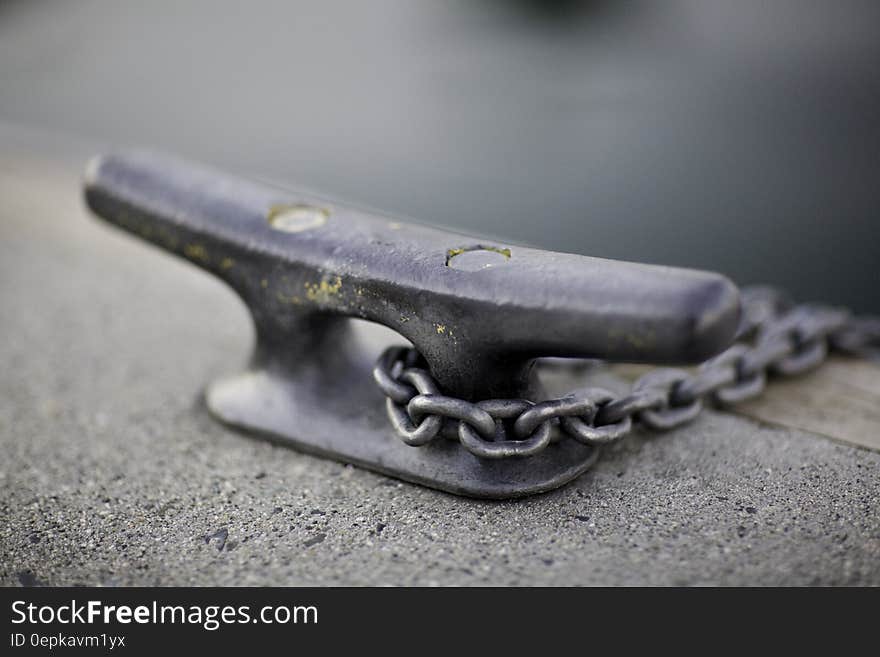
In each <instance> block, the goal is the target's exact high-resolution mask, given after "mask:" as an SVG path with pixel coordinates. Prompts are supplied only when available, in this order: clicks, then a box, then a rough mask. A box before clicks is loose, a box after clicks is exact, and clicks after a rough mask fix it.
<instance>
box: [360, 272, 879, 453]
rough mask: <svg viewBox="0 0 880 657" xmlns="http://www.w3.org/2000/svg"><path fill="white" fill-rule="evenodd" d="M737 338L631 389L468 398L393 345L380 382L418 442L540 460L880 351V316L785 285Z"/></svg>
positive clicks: (752, 296)
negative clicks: (563, 442) (554, 446)
mask: <svg viewBox="0 0 880 657" xmlns="http://www.w3.org/2000/svg"><path fill="white" fill-rule="evenodd" d="M742 306H743V313H742V320H741V322H740V326H739V330H738V332H737V338H736V342H735V344H734V345H733V346H731V347H730V348H729V349H727V350H726V351H724V352H723V353H721V354H720V355H718V356H716V357H714V358H712V359H711V360H708V361H706V362H704V363H703V364H702V365H700V366H699V367H698V368H697V370H696V371H695V372H694V373H689V372H686V371H684V370H678V369H671V368H661V369H656V370H653V371H651V372H648V373H647V374H645V375H644V376H642V377H641V378H640V379H638V380H637V381H636V382H635V384H634V385H633V387H632V390H631V392H630V393H629V394H627V395H625V396H622V397H621V396H618V395H615V394H614V393H612V392H609V391H608V390H604V389H601V388H583V389H579V390H575V391H572V392H570V393H569V394H567V395H565V396H564V397H561V398H559V399H549V400H547V401H542V402H538V403H535V402H532V401H529V400H527V399H489V400H485V401H480V402H469V401H466V400H464V399H458V398H455V397H449V396H446V395H443V394H441V392H440V389H439V387H438V385H437V383H436V381H434V379H433V377H432V376H431V375H430V373H429V372H428V370H427V366H426V364H425V362H424V359H422V357H421V355H420V354H419V353H418V352H417V351H415V350H414V349H412V348H408V347H400V346H396V347H390V348H388V349H387V350H385V352H384V353H383V354H382V355H381V356H380V357H379V360H378V361H377V363H376V366H375V368H374V369H373V378H374V379H375V380H376V383H377V384H378V385H379V387H380V388H381V389H382V392H383V393H385V396H386V397H387V399H386V409H387V411H388V417H389V419H390V420H391V424H392V426H393V427H394V430H395V432H396V433H397V435H398V436H400V438H401V440H403V442H404V443H406V444H407V445H411V446H420V445H426V444H427V443H429V442H431V441H433V440H436V439H437V438H439V437H441V436H445V437H448V438H453V439H457V440H459V441H460V442H461V444H462V445H463V446H464V447H465V449H467V450H468V451H469V452H471V453H472V454H474V455H476V456H478V457H481V458H487V459H500V458H507V457H513V456H519V457H522V456H531V455H533V454H537V453H538V452H540V451H542V450H543V449H545V448H546V447H547V446H548V445H549V444H550V443H551V442H554V441H555V440H559V439H563V438H565V437H567V438H571V439H574V440H577V441H579V442H581V443H584V444H585V445H592V446H600V445H607V444H609V443H613V442H616V441H618V440H620V439H621V438H623V437H624V436H626V435H627V434H628V433H630V431H632V428H633V425H634V423H635V422H638V423H640V424H642V425H644V426H646V427H648V428H650V429H655V430H667V429H672V428H674V427H677V426H680V425H682V424H685V423H687V422H690V421H691V420H693V419H694V418H696V417H697V415H699V414H700V411H701V410H702V408H703V406H704V404H705V403H706V402H707V401H708V402H710V403H713V404H715V405H717V406H722V407H724V406H730V405H733V404H737V403H739V402H742V401H745V400H747V399H751V398H753V397H756V396H758V395H760V394H761V393H762V392H763V391H764V388H765V386H766V384H767V379H768V376H772V375H778V376H793V375H796V374H801V373H803V372H806V371H808V370H811V369H813V368H815V367H816V366H818V365H820V364H821V363H822V362H823V361H824V360H825V358H826V356H827V354H828V352H829V350H834V351H838V352H842V353H847V354H851V355H855V356H862V357H872V358H878V357H880V317H861V318H859V317H852V316H851V315H850V314H849V313H848V312H847V311H845V310H842V309H839V308H832V307H828V306H815V305H801V306H793V305H792V304H791V303H790V302H789V300H788V298H787V297H786V296H785V295H784V294H782V293H780V292H779V291H778V290H776V289H774V288H769V287H757V288H747V289H744V290H743V292H742Z"/></svg>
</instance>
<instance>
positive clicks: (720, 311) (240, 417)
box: [86, 152, 739, 498]
mask: <svg viewBox="0 0 880 657" xmlns="http://www.w3.org/2000/svg"><path fill="white" fill-rule="evenodd" d="M86 200H87V202H88V205H89V207H90V208H91V209H92V210H93V211H94V212H95V213H96V214H97V215H99V216H100V217H102V218H104V219H106V220H107V221H109V222H111V223H113V224H116V225H118V226H120V227H122V228H124V229H126V230H128V231H130V232H132V233H134V234H136V235H138V236H140V237H142V238H144V239H146V240H148V241H150V242H153V243H154V244H157V245H158V246H160V247H162V248H164V249H166V250H168V251H171V252H173V253H176V254H177V255H180V256H182V257H184V258H186V259H188V260H189V261H191V262H192V263H194V264H196V265H198V266H199V267H202V268H203V269H206V270H208V271H210V272H212V273H213V274H215V275H216V276H218V277H219V278H221V279H223V280H224V281H225V282H226V283H228V284H229V285H230V286H231V287H232V288H233V289H234V290H235V291H236V292H237V293H238V294H239V296H240V297H241V298H242V299H243V300H244V302H245V303H246V304H247V306H248V308H249V309H250V312H251V314H252V316H253V320H254V324H255V326H256V334H257V344H256V349H255V352H254V356H253V360H252V362H251V365H250V368H249V370H248V371H247V372H245V373H244V374H242V375H240V376H238V377H235V378H233V379H230V380H224V381H219V382H216V383H213V384H212V385H210V386H209V387H208V390H207V394H206V398H207V402H208V406H209V408H210V410H211V412H212V413H213V414H214V415H216V416H217V417H218V418H220V419H221V420H222V421H224V422H226V423H229V424H232V425H235V426H237V427H241V428H244V429H247V430H250V431H255V432H259V433H262V434H266V435H269V436H271V437H273V438H274V439H276V440H279V441H282V442H284V443H288V444H291V445H293V446H295V447H297V448H300V449H302V450H305V451H308V452H312V453H316V454H320V455H322V456H326V457H330V458H334V459H337V460H340V461H344V462H348V463H354V464H357V465H360V466H363V467H366V468H369V469H371V470H376V471H379V472H382V473H385V474H388V475H391V476H395V477H399V478H401V479H405V480H407V481H413V482H416V483H420V484H424V485H427V486H431V487H433V488H439V489H442V490H446V491H449V492H453V493H459V494H464V495H470V496H475V497H489V498H506V497H516V496H522V495H528V494H531V493H535V492H540V491H544V490H549V489H552V488H555V487H557V486H559V485H561V484H563V483H565V482H566V481H569V480H570V479H572V478H574V477H576V476H577V475H579V474H580V473H582V472H583V471H585V470H586V469H587V468H588V467H589V466H590V465H591V464H592V463H593V461H594V460H595V457H596V454H597V450H596V448H594V447H590V446H588V445H583V444H580V443H576V442H574V441H560V442H558V443H556V444H554V445H552V446H551V447H550V448H548V449H546V450H545V451H543V452H541V453H540V454H538V455H536V456H532V457H529V458H522V459H516V458H515V459H508V460H504V461H484V460H481V459H479V458H477V457H475V456H474V455H472V454H470V453H469V452H467V451H466V450H464V449H463V448H462V447H461V445H459V444H458V443H455V442H453V441H437V442H436V443H435V444H431V445H429V446H427V447H424V448H419V449H415V448H412V447H408V446H406V445H404V444H402V443H401V442H400V441H399V440H398V439H397V437H396V436H395V435H394V432H393V431H392V429H391V427H390V426H389V424H388V422H387V419H386V417H385V407H384V399H383V396H382V393H381V392H380V391H379V390H378V389H377V388H376V387H375V386H374V385H373V384H372V379H371V370H372V367H373V362H374V360H375V357H376V355H377V354H376V353H375V352H373V351H369V350H367V349H365V348H364V346H363V344H362V343H361V341H359V339H358V335H357V333H358V331H357V330H356V329H354V328H353V327H352V323H351V322H350V321H349V318H360V319H365V320H369V321H371V322H376V323H379V324H382V325H385V326H387V327H389V328H391V329H393V330H394V331H396V332H397V333H399V334H400V335H402V336H404V337H405V338H406V339H408V340H409V341H410V342H412V344H413V345H414V346H415V348H416V349H417V350H418V351H419V352H420V353H421V354H422V355H423V356H424V358H425V360H426V362H427V365H428V367H429V369H430V372H431V374H432V375H433V377H434V378H435V379H436V380H437V381H438V382H439V384H440V386H441V388H442V392H444V393H446V394H449V395H454V396H456V397H461V398H463V399H469V400H482V399H493V398H502V397H525V398H534V397H535V396H536V395H539V394H540V391H539V390H536V387H535V384H534V382H533V377H532V376H531V374H532V372H531V370H532V365H533V363H534V361H535V359H536V358H539V357H545V356H557V357H585V358H598V359H603V360H609V361H625V362H644V363H677V364H679V363H696V362H700V361H702V360H705V359H706V358H708V357H709V356H712V355H714V354H716V353H718V352H719V351H721V350H722V349H724V348H725V347H727V346H728V345H729V344H730V342H731V341H732V340H733V338H734V334H735V332H736V329H737V325H738V316H739V300H738V293H737V290H736V287H735V286H734V285H733V284H732V283H731V282H730V281H728V280H727V279H726V278H724V277H722V276H720V275H718V274H714V273H707V272H701V271H693V270H686V269H677V268H670V267H659V266H653V265H645V264H635V263H627V262H620V261H613V260H605V259H600V258H593V257H586V256H579V255H572V254H565V253H553V252H547V251H541V250H536V249H530V248H525V247H519V246H511V245H508V244H504V243H498V242H495V241H491V240H485V239H477V238H473V237H468V236H465V235H460V234H455V233H450V232H445V231H440V230H436V229H432V228H427V227H422V226H417V225H412V224H406V223H401V222H398V221H395V220H392V219H389V218H384V217H380V216H375V215H371V214H368V213H365V212H362V211H359V210H354V209H351V208H347V207H344V206H340V205H338V204H336V203H331V202H327V201H324V200H321V199H315V198H311V197H307V196H304V195H302V194H299V193H296V192H290V191H286V190H283V189H277V188H274V187H270V186H267V185H264V184H258V183H254V182H250V181H247V180H242V179H239V178H235V177H231V176H228V175H225V174H222V173H219V172H217V171H213V170H211V169H207V168H203V167H201V166H197V165H193V164H189V163H186V162H182V161H180V160H177V159H173V158H170V157H167V156H162V155H157V154H152V153H143V152H135V153H126V154H119V155H109V156H105V157H102V158H99V159H97V160H95V161H94V162H93V163H92V164H91V165H90V167H89V170H88V173H87V176H86Z"/></svg>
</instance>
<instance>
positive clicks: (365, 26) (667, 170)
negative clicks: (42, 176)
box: [0, 0, 880, 312]
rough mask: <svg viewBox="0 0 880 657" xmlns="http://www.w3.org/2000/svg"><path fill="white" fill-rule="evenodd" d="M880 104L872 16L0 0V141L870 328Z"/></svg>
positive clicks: (860, 11)
mask: <svg viewBox="0 0 880 657" xmlns="http://www.w3.org/2000/svg"><path fill="white" fill-rule="evenodd" d="M878 92H880V3H878V2H876V1H860V2H857V1H854V0H844V1H830V0H826V1H823V2H800V1H796V0H778V1H776V2H773V3H764V2H757V1H754V0H746V1H743V2H720V1H718V2H715V1H710V0H705V1H699V0H667V1H665V2H654V1H649V0H641V1H632V2H611V1H600V0H594V1H592V2H576V1H574V0H569V1H557V2H550V1H547V2H539V1H538V0H534V1H532V2H525V1H522V0H520V1H512V0H506V1H501V0H470V1H466V0H451V1H446V2H438V1H433V2H428V1H427V0H424V1H416V0H381V1H371V2H354V1H351V2H337V1H327V0H322V1H317V0H308V1H289V2H281V1H278V2H264V1H254V2H232V1H230V0H212V1H198V2H197V1H190V0H176V1H170V0H154V1H151V2H120V1H116V2H114V1H111V0H101V1H99V0H82V1H77V2H61V1H59V2H49V1H46V0H5V1H4V0H0V121H6V122H13V123H20V124H22V125H27V126H32V127H38V128H45V129H47V130H52V131H58V132H64V133H72V134H74V135H79V136H84V137H88V138H93V139H95V140H96V141H97V142H100V143H114V144H119V145H149V146H154V147H158V148H162V149H165V150H169V151H173V152H178V153H182V154H184V155H188V156H191V157H194V158H198V159H202V160H206V161H209V162H213V163H215V164H219V165H222V166H225V167H227V168H231V169H233V170H236V171H239V172H246V173H252V174H258V175H261V176H264V177H268V178H272V179H276V180H280V181H285V182H287V183H290V184H291V185H293V186H296V185H300V186H303V187H305V188H310V189H314V190H319V191H322V192H324V193H327V194H329V195H332V196H333V197H336V198H340V199H344V200H349V201H352V202H354V203H357V204H360V205H365V206H368V207H373V208H378V209H382V210H386V211H389V212H391V213H393V214H396V215H402V216H408V217H412V218H414V219H416V220H418V221H419V222H423V223H433V224H440V225H445V226H449V227H451V228H456V229H462V230H465V231H472V232H474V231H475V232H478V233H481V234H488V235H497V236H500V237H502V238H505V239H509V240H513V241H517V242H524V243H531V244H534V245H538V246H541V247H545V248H549V249H556V250H564V251H572V252H580V253H585V254H590V255H600V256H606V257H612V258H623V259H630V260H641V261H647V262H656V263H663V264H673V265H686V266H694V267H701V268H708V269H714V270H718V271H722V272H724V273H726V274H728V275H729V276H731V277H732V278H733V279H735V280H736V281H737V282H739V283H753V282H772V283H776V284H779V285H782V286H784V287H787V288H789V289H790V290H791V291H793V292H794V294H795V295H796V296H797V297H799V298H800V299H810V300H827V301H832V302H836V303H841V304H846V305H851V306H853V307H855V308H856V309H857V310H860V311H874V312H876V311H880V287H878V278H880V276H878V266H880V222H878V210H880V136H878V135H880V129H878V125H877V124H878V119H880V93H878ZM0 202H2V201H0Z"/></svg>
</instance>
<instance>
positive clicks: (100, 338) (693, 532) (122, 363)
mask: <svg viewBox="0 0 880 657" xmlns="http://www.w3.org/2000/svg"><path fill="white" fill-rule="evenodd" d="M16 135H17V133H16V132H15V131H12V132H10V131H9V130H5V131H4V130H0V138H2V143H4V145H5V146H4V148H3V149H2V151H0V152H2V156H0V335H2V340H0V363H2V364H3V376H2V377H0V451H2V455H3V456H2V467H0V518H2V522H0V582H2V583H3V584H5V585H17V584H35V583H38V584H52V585H70V584H104V585H129V584H142V585H211V584H218V585H252V584H253V585H305V584H356V585H361V584H383V585H384V584H420V585H430V584H465V585H469V584H481V585H482V584H501V585H503V584H519V585H533V584H558V585H571V584H750V585H766V584H880V514H878V502H880V478H878V474H880V455H878V454H876V453H873V452H870V451H866V450H860V449H856V448H852V447H847V446H843V445H838V444H834V443H832V442H830V441H829V440H827V439H824V438H821V437H819V436H814V435H810V434H807V433H803V432H798V431H790V430H783V429H775V428H770V427H763V426H759V425H757V424H755V423H753V422H751V421H749V420H745V419H743V418H741V417H737V416H733V415H727V414H720V413H715V412H707V413H705V415H704V417H702V418H701V419H700V420H699V421H697V422H696V423H694V424H693V425H691V426H689V427H686V428H684V429H681V430H678V431H674V432H671V433H668V434H664V435H660V436H651V435H647V434H640V435H636V436H633V437H632V438H630V439H628V440H626V441H625V442H624V443H623V444H622V445H620V446H618V447H616V448H614V449H612V450H609V451H608V452H607V453H606V454H605V455H604V457H603V458H602V460H601V461H600V462H599V464H598V465H597V466H596V468H595V469H594V470H593V471H592V472H590V473H588V474H586V475H585V476H583V477H581V478H580V479H578V480H577V481H575V482H574V483H573V484H571V485H569V486H567V487H565V488H563V489H561V490H558V491H556V492H553V493H549V494H546V495H543V496H540V497H535V498H530V499H526V500H521V501H516V502H502V503H498V502H479V501H473V500H467V499H462V498H458V497H453V496H450V495H446V494H442V493H438V492H435V491H432V490H427V489H424V488H419V487H416V486H412V485H408V484H403V483H399V482H397V481H394V480H391V479H388V478H385V477H382V476H378V475H374V474H371V473H369V472H365V471H363V470H360V469H356V468H352V467H349V466H345V465H342V464H339V463H335V462H330V461H326V460H322V459H319V458H314V457H311V456H306V455H303V454H299V453H297V452H295V451H292V450H290V449H286V448H283V447H278V446H273V445H271V444H269V443H267V442H264V441H260V440H256V439H251V438H248V437H244V436H242V435H241V434H238V433H236V432H233V431H230V430H229V429H227V428H224V427H222V426H220V425H218V424H217V423H216V422H214V421H213V420H212V419H211V418H210V417H209V416H208V415H207V412H206V411H205V410H204V408H203V407H202V406H201V404H200V402H199V395H200V390H201V388H202V386H203V385H204V384H205V382H207V381H208V380H210V379H212V378H213V377H216V376H218V375H220V374H224V373H229V372H233V371H235V370H236V369H237V368H238V367H240V366H241V365H242V364H243V363H244V362H245V359H246V358H247V355H248V350H249V348H250V341H251V338H252V335H251V328H250V324H249V321H248V318H247V316H246V314H245V312H244V309H243V307H242V305H241V304H240V303H239V302H238V301H237V300H236V298H235V297H234V296H233V295H232V294H230V293H229V292H228V291H227V290H226V289H225V288H224V287H223V286H222V285H221V284H220V283H218V282H216V281H214V280H212V279H211V278H210V277H209V276H207V275H206V274H203V273H201V272H198V271H196V270H195V269H194V268H192V267H190V266H188V265H186V264H185V263H182V262H179V261H177V260H175V259H172V258H171V257H169V256H166V255H163V254H161V253H159V252H158V251H157V250H156V249H153V248H150V247H148V246H146V245H144V244H141V243H138V242H137V241H136V240H134V239H131V238H129V237H128V236H125V235H122V234H120V233H117V232H114V231H112V230H111V229H109V228H107V227H105V226H103V225H100V224H98V223H96V222H95V221H93V220H92V219H90V218H88V217H87V215H86V214H85V212H84V211H83V209H82V205H81V201H80V198H79V187H78V175H79V172H80V170H81V165H82V161H83V160H82V159H81V156H84V155H85V152H86V151H85V150H84V149H81V148H80V149H76V148H74V149H71V148H67V149H65V151H66V152H67V153H73V154H74V156H70V155H66V156H65V157H64V158H61V159H59V158H58V157H57V155H53V156H52V157H51V158H47V155H46V154H47V152H48V153H50V154H51V153H52V146H51V143H50V142H47V141H46V140H40V139H35V138H33V137H29V138H22V137H20V136H16Z"/></svg>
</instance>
